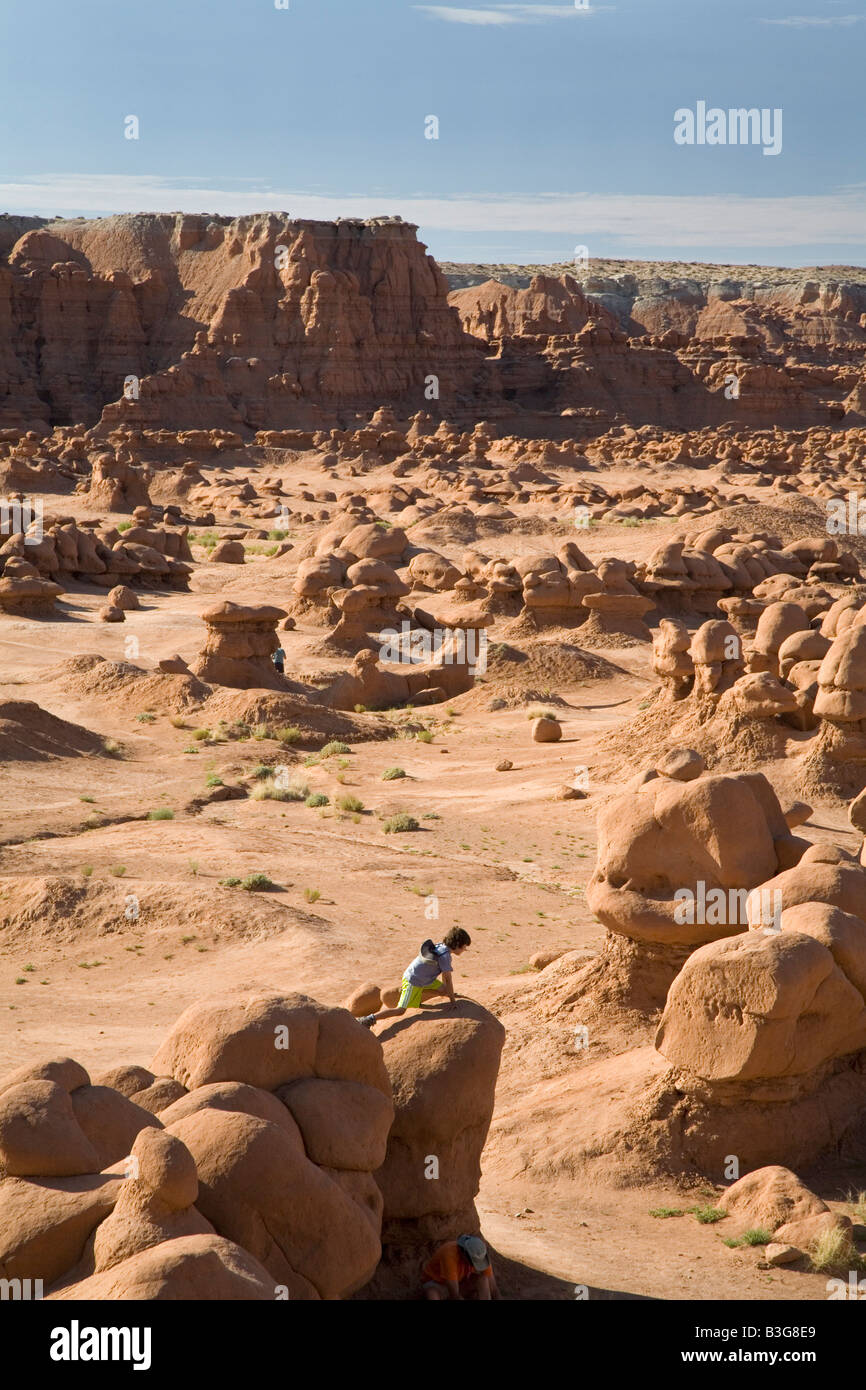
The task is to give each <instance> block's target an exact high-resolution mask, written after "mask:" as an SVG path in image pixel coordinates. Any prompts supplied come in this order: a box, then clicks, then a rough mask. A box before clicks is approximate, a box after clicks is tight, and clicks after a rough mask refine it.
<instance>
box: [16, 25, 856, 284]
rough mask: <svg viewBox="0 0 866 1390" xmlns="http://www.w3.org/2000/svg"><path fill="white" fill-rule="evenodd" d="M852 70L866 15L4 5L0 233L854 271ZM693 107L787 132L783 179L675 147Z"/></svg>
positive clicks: (774, 166) (759, 164) (762, 162)
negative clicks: (367, 239) (160, 232)
mask: <svg viewBox="0 0 866 1390" xmlns="http://www.w3.org/2000/svg"><path fill="white" fill-rule="evenodd" d="M581 2H582V0H581ZM864 57H866V0H726V2H725V3H724V4H720V3H717V0H616V3H611V4H609V5H606V4H604V5H603V4H598V5H593V6H592V7H591V8H590V9H588V10H581V9H577V8H576V7H575V5H574V3H573V0H564V2H563V3H548V4H545V3H536V0H527V2H526V3H524V4H513V3H506V4H498V3H495V0H489V3H483V2H482V0H470V3H467V4H465V5H461V4H459V3H456V4H453V5H450V6H444V5H436V4H430V5H417V4H412V3H409V0H368V3H362V0H289V8H288V9H277V8H276V4H275V0H135V3H124V0H75V3H74V4H73V3H69V0H39V3H38V4H35V3H34V0H3V5H2V13H0V80H2V89H3V94H4V100H3V102H2V110H0V150H2V158H0V211H7V212H34V213H40V214H42V215H54V214H62V215H65V216H73V215H78V214H84V215H96V214H105V213H110V212H123V211H155V210H164V211H170V210H175V209H183V210H187V211H208V212H224V213H230V214H235V213H241V212H252V211H258V210H261V209H267V208H273V209H280V210H285V211H288V212H290V213H292V214H294V215H297V216H314V217H315V216H321V217H334V216H339V215H342V216H369V215H376V214H400V215H401V216H403V217H405V218H406V219H407V220H410V221H413V222H417V223H419V225H420V229H421V233H420V234H421V237H422V239H423V240H424V241H425V242H426V243H427V244H428V246H429V248H430V250H431V251H432V252H433V254H434V255H436V256H437V257H439V258H440V259H442V260H491V261H516V262H521V261H522V262H531V261H546V260H568V259H570V258H571V257H572V256H573V255H574V248H575V246H578V245H585V246H586V247H587V248H588V251H589V254H590V256H591V257H602V256H628V257H634V258H640V257H653V258H656V257H658V258H664V259H677V260H710V261H713V260H715V261H732V262H765V263H778V264H791V265H807V264H815V263H817V264H831V263H834V262H835V263H842V262H844V263H852V262H853V263H855V264H864V263H866V172H864V155H863V136H864V125H866V122H864V118H863V97H862V92H863V80H862V71H863V65H864ZM699 101H704V102H706V104H707V106H708V107H721V108H723V109H725V110H727V109H728V108H731V107H758V108H770V109H775V108H780V109H781V110H782V113H783V124H782V131H783V143H782V151H781V153H780V154H779V155H778V156H775V157H772V156H765V155H764V154H763V153H762V149H761V147H760V146H754V145H746V146H739V145H724V146H718V145H716V146H711V145H692V146H683V145H677V144H676V143H675V142H674V139H673V131H674V112H675V111H676V110H677V109H679V108H690V109H695V108H696V105H697V103H698V102H699ZM129 115H135V116H137V117H138V120H139V123H140V124H139V139H138V140H128V139H126V138H124V119H125V117H127V116H129ZM431 115H434V116H436V117H437V118H438V121H439V138H438V139H437V140H428V139H425V118H426V117H428V116H431Z"/></svg>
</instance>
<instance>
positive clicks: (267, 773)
mask: <svg viewBox="0 0 866 1390" xmlns="http://www.w3.org/2000/svg"><path fill="white" fill-rule="evenodd" d="M273 775H274V769H273V768H272V767H269V766H268V764H267V763H256V765H255V767H254V768H253V770H252V772H251V773H250V776H251V777H254V778H255V779H256V781H257V782H262V781H264V779H265V778H266V777H273Z"/></svg>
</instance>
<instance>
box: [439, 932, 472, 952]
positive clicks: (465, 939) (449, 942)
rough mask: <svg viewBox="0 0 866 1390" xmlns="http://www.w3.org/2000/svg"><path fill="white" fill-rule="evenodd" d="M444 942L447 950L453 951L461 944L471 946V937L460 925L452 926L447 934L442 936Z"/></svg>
mask: <svg viewBox="0 0 866 1390" xmlns="http://www.w3.org/2000/svg"><path fill="white" fill-rule="evenodd" d="M444 942H445V945H446V946H447V947H448V950H449V951H454V950H457V949H459V947H461V946H471V945H472V937H471V936H470V935H469V933H468V931H464V930H463V928H462V927H452V928H451V930H450V932H449V933H448V935H447V936H446V937H445V938H444Z"/></svg>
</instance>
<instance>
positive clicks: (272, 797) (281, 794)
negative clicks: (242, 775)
mask: <svg viewBox="0 0 866 1390" xmlns="http://www.w3.org/2000/svg"><path fill="white" fill-rule="evenodd" d="M309 794H310V789H309V787H305V786H296V787H278V786H277V784H276V782H273V781H269V782H257V783H256V785H255V786H254V787H253V789H252V792H251V793H250V796H251V799H252V800H253V801H306V799H307V797H308V796H309Z"/></svg>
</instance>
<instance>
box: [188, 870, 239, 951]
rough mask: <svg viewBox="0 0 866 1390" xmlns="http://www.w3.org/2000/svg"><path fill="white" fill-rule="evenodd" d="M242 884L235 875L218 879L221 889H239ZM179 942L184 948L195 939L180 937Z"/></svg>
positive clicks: (192, 937)
mask: <svg viewBox="0 0 866 1390" xmlns="http://www.w3.org/2000/svg"><path fill="white" fill-rule="evenodd" d="M242 882H243V880H242V879H240V878H238V877H237V876H236V875H235V874H231V875H230V876H229V877H228V878H221V879H220V883H221V885H222V887H223V888H240V886H241V883H242ZM181 941H182V942H183V944H184V946H186V944H187V942H188V941H195V937H194V936H182V937H181Z"/></svg>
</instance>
